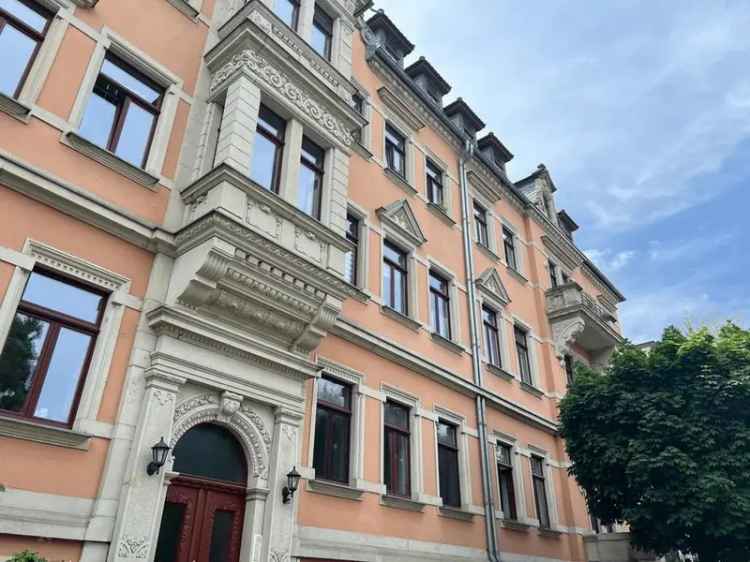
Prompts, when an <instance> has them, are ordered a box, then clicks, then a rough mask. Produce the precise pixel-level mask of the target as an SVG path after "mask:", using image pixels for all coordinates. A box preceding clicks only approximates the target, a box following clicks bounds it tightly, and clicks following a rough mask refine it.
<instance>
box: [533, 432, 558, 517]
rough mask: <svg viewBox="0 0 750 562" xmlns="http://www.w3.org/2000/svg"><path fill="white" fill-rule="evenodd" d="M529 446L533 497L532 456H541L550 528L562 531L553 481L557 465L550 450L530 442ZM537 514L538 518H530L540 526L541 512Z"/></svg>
mask: <svg viewBox="0 0 750 562" xmlns="http://www.w3.org/2000/svg"><path fill="white" fill-rule="evenodd" d="M528 448H529V458H528V461H529V462H528V468H529V477H530V478H531V493H532V497H534V493H535V492H534V481H533V480H534V476H533V474H532V472H531V457H532V456H535V457H540V458H541V459H542V461H543V462H542V470H543V471H544V491H545V493H546V494H547V509H548V510H549V527H550V528H549V530H551V531H556V532H562V531H563V529H561V528H560V513H559V511H558V507H557V496H556V495H555V483H554V482H553V476H552V469H553V468H555V467H554V465H553V462H552V460H551V458H550V454H549V451H547V450H546V449H543V448H541V447H537V446H535V445H532V444H529V445H528ZM534 511H535V512H536V504H535V505H534ZM535 515H536V518H535V519H530V522H531V523H532V524H536V526H537V527H539V524H540V521H539V514H538V513H535ZM544 530H546V529H544Z"/></svg>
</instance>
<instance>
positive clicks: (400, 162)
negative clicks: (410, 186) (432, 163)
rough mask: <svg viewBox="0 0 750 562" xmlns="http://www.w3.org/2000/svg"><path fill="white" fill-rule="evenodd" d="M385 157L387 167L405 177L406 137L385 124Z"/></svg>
mask: <svg viewBox="0 0 750 562" xmlns="http://www.w3.org/2000/svg"><path fill="white" fill-rule="evenodd" d="M385 159H386V162H387V164H388V169H389V170H391V171H392V172H394V173H395V174H397V175H398V176H399V177H401V178H402V179H404V180H405V179H406V137H404V135H402V134H401V133H399V132H398V131H397V130H396V129H394V128H393V127H392V126H391V125H389V124H387V123H386V125H385Z"/></svg>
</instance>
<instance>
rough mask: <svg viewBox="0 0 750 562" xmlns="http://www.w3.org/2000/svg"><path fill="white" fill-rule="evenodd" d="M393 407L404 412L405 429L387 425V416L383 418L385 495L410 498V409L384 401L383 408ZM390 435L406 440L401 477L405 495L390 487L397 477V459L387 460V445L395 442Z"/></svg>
mask: <svg viewBox="0 0 750 562" xmlns="http://www.w3.org/2000/svg"><path fill="white" fill-rule="evenodd" d="M389 406H390V407H394V408H400V409H402V410H404V411H406V420H407V421H406V427H405V428H403V427H399V426H396V425H392V424H389V423H388V422H386V421H385V420H386V419H387V416H386V415H384V416H383V463H384V466H383V481H384V482H385V485H386V494H387V495H389V496H398V497H405V498H408V497H411V423H410V419H411V408H410V407H409V406H406V405H404V404H401V403H400V402H396V401H394V400H386V403H385V405H384V408H388V407H389ZM392 435H397V436H400V437H402V438H406V461H407V462H406V474H404V475H402V476H403V478H404V480H405V481H404V484H405V488H406V493H405V494H400V493H397V492H395V491H394V490H393V487H392V485H391V482H390V481H392V480H393V476H394V474H395V475H396V476H399V475H398V459H397V457H396V456H395V455H392V458H388V455H387V454H386V452H387V450H388V449H387V448H388V444H389V443H391V441H394V442H395V441H396V440H395V439H392V438H391V436H392ZM393 451H394V449H393V446H392V444H391V453H392V454H393Z"/></svg>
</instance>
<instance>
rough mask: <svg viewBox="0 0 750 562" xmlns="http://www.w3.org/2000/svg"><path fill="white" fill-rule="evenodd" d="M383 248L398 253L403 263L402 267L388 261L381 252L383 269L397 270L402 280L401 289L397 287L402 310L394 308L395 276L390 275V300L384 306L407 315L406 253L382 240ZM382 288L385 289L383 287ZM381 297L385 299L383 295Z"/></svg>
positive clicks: (407, 277)
mask: <svg viewBox="0 0 750 562" xmlns="http://www.w3.org/2000/svg"><path fill="white" fill-rule="evenodd" d="M383 246H384V247H388V248H389V249H390V250H391V251H393V252H396V253H398V254H399V256H401V257H402V258H403V261H404V263H403V265H402V264H400V263H397V262H395V261H393V260H392V259H390V258H389V257H388V256H387V255H386V253H385V252H383V267H384V268H386V267H387V268H390V269H391V270H394V269H395V270H397V271H398V272H400V273H401V278H402V279H403V282H402V284H401V287H399V292H400V293H401V302H403V303H404V306H403V310H399V309H398V308H396V306H395V302H396V301H395V298H394V297H395V295H396V286H395V284H396V281H395V279H396V277H395V275H393V274H391V284H390V287H389V290H390V299H388V302H386V303H385V305H386V306H387V307H388V308H390V309H392V310H395V311H396V312H398V313H400V314H404V315H406V314H408V311H409V298H408V297H409V291H408V287H409V272H408V269H409V263H408V259H409V258H408V255H407V252H405V251H404V250H402V249H401V248H399V247H398V246H396V245H395V244H394V243H393V242H391V241H389V240H384V241H383ZM383 277H384V278H385V271H384V272H383ZM383 288H384V289H385V286H384V287H383ZM383 292H385V291H383ZM383 296H384V297H385V295H383Z"/></svg>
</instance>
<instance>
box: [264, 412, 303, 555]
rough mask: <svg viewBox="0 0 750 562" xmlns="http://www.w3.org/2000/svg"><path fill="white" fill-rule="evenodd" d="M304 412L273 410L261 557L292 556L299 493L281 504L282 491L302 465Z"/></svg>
mask: <svg viewBox="0 0 750 562" xmlns="http://www.w3.org/2000/svg"><path fill="white" fill-rule="evenodd" d="M302 416H303V414H302V413H301V412H295V411H293V410H289V409H287V408H283V407H278V408H276V410H275V412H274V417H275V421H274V430H273V450H272V453H271V463H270V468H269V471H268V486H269V488H270V493H269V495H268V509H266V520H265V524H264V532H263V535H264V537H265V539H266V545H265V546H264V548H263V558H262V560H265V561H269V562H288V561H289V560H290V559H291V551H292V538H293V532H294V520H295V514H296V510H297V501H298V499H299V492H298V493H296V494H295V495H294V497H293V498H292V499H291V500H290V501H289V502H288V503H282V498H281V490H282V488H283V487H284V486H286V475H287V473H288V472H289V471H290V470H291V469H292V467H294V466H297V465H298V464H299V425H300V423H301V421H302Z"/></svg>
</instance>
